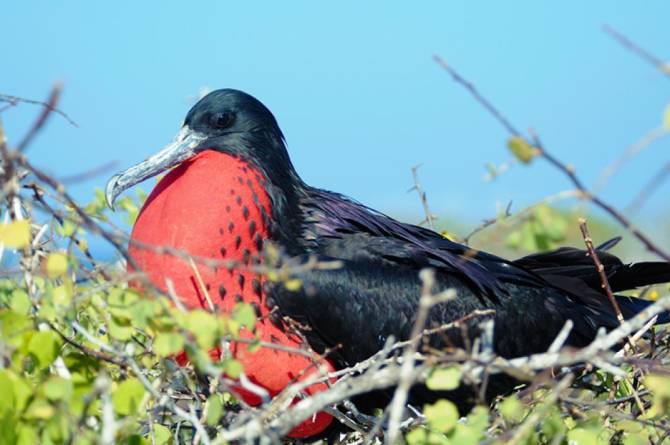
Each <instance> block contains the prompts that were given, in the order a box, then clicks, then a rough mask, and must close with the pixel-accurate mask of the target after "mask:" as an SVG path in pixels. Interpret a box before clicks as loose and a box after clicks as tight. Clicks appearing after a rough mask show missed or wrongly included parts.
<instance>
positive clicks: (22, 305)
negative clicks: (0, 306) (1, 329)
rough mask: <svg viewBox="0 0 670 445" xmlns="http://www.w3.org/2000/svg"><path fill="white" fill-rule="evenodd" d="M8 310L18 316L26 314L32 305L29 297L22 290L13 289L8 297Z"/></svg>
mask: <svg viewBox="0 0 670 445" xmlns="http://www.w3.org/2000/svg"><path fill="white" fill-rule="evenodd" d="M9 298H10V301H9V308H10V309H11V310H12V311H14V312H16V313H18V314H28V312H29V311H30V307H31V306H32V303H31V302H30V297H28V294H27V293H26V291H24V290H23V289H14V291H12V295H11V296H10V297H9Z"/></svg>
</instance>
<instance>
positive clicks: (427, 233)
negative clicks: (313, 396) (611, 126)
mask: <svg viewBox="0 0 670 445" xmlns="http://www.w3.org/2000/svg"><path fill="white" fill-rule="evenodd" d="M170 169H171V170H170ZM168 170H169V172H168V173H167V174H166V175H165V176H164V177H163V178H162V179H161V180H160V182H159V183H158V185H157V186H156V187H155V188H154V190H153V192H152V193H151V194H150V196H149V197H148V199H147V201H146V203H145V204H144V207H143V208H142V211H141V213H140V215H139V217H138V219H137V221H136V223H135V225H134V227H133V230H132V234H131V238H130V246H129V253H130V255H131V257H132V258H133V260H134V261H133V262H134V263H135V265H136V267H138V268H140V269H141V270H142V271H143V272H145V273H146V274H147V275H148V277H149V279H150V280H151V281H152V282H153V284H154V285H155V286H157V287H158V288H160V289H163V290H165V289H166V282H167V280H168V279H170V280H171V281H172V283H173V285H174V291H175V292H176V294H177V295H178V296H179V298H181V300H182V301H183V303H184V304H185V305H186V306H188V307H190V308H205V309H212V308H214V309H217V308H218V310H219V311H221V312H229V311H231V310H232V309H233V307H234V305H235V304H236V303H237V302H241V301H244V302H247V303H250V304H252V305H253V306H254V307H255V308H256V311H257V314H258V315H259V319H260V321H259V323H258V324H257V328H256V329H257V331H258V332H260V336H261V338H262V339H263V340H265V341H267V342H276V343H280V344H282V345H287V346H295V347H300V345H301V343H302V341H303V340H302V339H303V338H305V339H306V340H307V342H308V343H309V344H310V345H311V346H312V348H313V349H314V350H316V351H317V352H319V353H323V352H324V351H326V350H328V349H332V351H333V352H332V353H331V354H329V355H328V357H327V358H325V359H321V363H322V365H324V366H326V367H327V369H333V368H342V367H346V366H350V365H352V364H354V363H357V362H359V361H361V360H364V359H366V358H368V357H370V356H371V355H373V354H375V353H376V352H378V351H379V350H380V349H381V348H382V347H383V346H384V344H385V342H386V341H387V339H388V338H390V337H393V338H395V339H398V340H404V339H407V338H408V337H409V336H410V332H411V329H412V326H413V324H414V321H415V319H416V315H417V310H418V309H417V308H418V302H419V299H420V296H421V284H422V283H421V281H420V278H419V272H420V271H421V270H422V269H425V268H430V269H432V270H433V271H434V275H435V287H436V289H437V290H439V289H447V288H450V289H455V290H456V294H457V297H456V298H454V299H452V300H449V301H446V302H443V303H441V304H439V305H437V306H435V307H434V308H432V310H431V311H430V313H429V316H428V320H427V325H428V326H440V325H443V324H445V323H449V322H451V321H454V320H458V319H462V318H464V317H466V316H467V315H468V314H471V313H473V312H474V311H476V310H487V309H490V310H493V311H494V313H493V314H491V315H488V318H492V319H493V320H494V322H495V328H494V334H493V348H494V350H495V352H496V353H497V354H499V355H501V356H504V357H516V356H522V355H527V354H531V353H537V352H543V351H545V350H546V349H547V348H548V347H549V346H550V344H551V342H552V341H553V340H554V338H555V337H556V335H557V334H558V332H559V331H560V330H561V328H562V327H563V326H564V324H565V323H566V321H567V320H572V322H573V323H574V327H573V329H572V331H571V332H570V335H569V337H568V339H567V342H566V344H567V345H570V346H575V347H580V346H584V345H586V344H588V343H589V342H590V341H592V340H593V339H594V337H595V335H596V333H597V331H598V329H600V328H601V327H602V328H605V329H612V328H614V327H616V326H617V325H618V323H619V322H618V321H617V317H616V314H615V311H614V309H613V308H612V305H611V304H610V303H609V301H608V300H607V298H606V297H605V294H604V291H603V289H602V287H601V282H600V278H599V276H598V273H597V270H596V269H595V268H594V266H593V263H592V260H591V258H589V257H588V256H587V255H586V253H585V251H583V250H579V249H576V248H570V247H564V248H561V249H558V250H556V251H552V252H548V253H537V254H534V255H530V256H526V257H524V258H521V259H517V260H514V261H510V260H507V259H503V258H500V257H498V256H496V255H492V254H490V253H486V252H483V251H477V250H473V249H472V248H470V247H468V246H465V245H461V244H458V243H456V242H454V241H451V240H449V239H447V238H445V237H443V236H441V235H440V234H438V233H436V232H434V231H432V230H429V229H427V228H424V227H420V226H416V225H411V224H406V223H402V222H399V221H397V220H395V219H393V218H391V217H389V216H386V215H384V214H383V213H380V212H377V211H375V210H373V209H371V208H369V207H366V206H364V205H362V204H359V203H357V202H355V201H354V200H352V199H349V198H347V197H345V196H342V195H340V194H337V193H333V192H330V191H326V190H322V189H318V188H315V187H311V186H309V185H307V184H306V183H305V182H303V180H302V179H301V178H300V176H299V175H298V173H297V172H296V170H295V168H294V167H293V165H292V163H291V160H290V158H289V155H288V152H287V149H286V143H285V139H284V136H283V134H282V131H281V130H280V128H279V126H278V124H277V121H276V120H275V118H274V116H273V115H272V113H271V112H270V110H268V108H266V107H265V106H264V105H263V104H262V103H261V102H260V101H258V100H257V99H255V98H254V97H252V96H250V95H248V94H246V93H244V92H241V91H238V90H233V89H222V90H217V91H214V92H211V93H209V94H208V95H207V96H205V97H204V98H202V99H201V100H200V101H199V102H198V103H197V104H196V105H194V106H193V107H192V108H191V110H190V111H189V112H188V114H187V115H186V119H185V120H184V122H183V125H182V127H181V130H180V132H179V134H178V135H177V137H176V139H175V140H174V141H173V142H172V143H170V144H169V145H167V146H166V147H165V148H164V149H163V150H161V151H160V152H158V153H157V154H155V155H153V156H151V157H149V158H148V159H147V160H145V161H143V162H141V163H139V164H137V165H135V166H133V167H131V168H129V169H127V170H125V171H123V172H122V173H120V174H117V175H115V176H114V177H113V178H111V180H110V181H109V183H108V184H107V189H106V196H107V200H108V203H109V204H110V206H113V203H114V201H115V199H116V197H117V196H118V195H119V194H120V193H121V192H123V191H124V190H125V189H127V188H129V187H131V186H133V185H135V184H137V183H139V182H141V181H144V180H145V179H147V178H150V177H152V176H155V175H159V174H161V173H165V172H166V171H168ZM269 243H271V244H272V245H274V246H276V247H278V248H279V249H280V251H281V252H282V254H283V256H285V257H289V258H291V259H292V260H294V261H297V263H300V262H301V261H302V262H305V261H307V260H308V258H314V257H316V258H318V260H319V261H324V262H328V261H335V262H337V264H338V265H339V266H340V267H338V268H334V269H325V270H324V269H316V268H311V269H310V268H305V269H304V270H302V272H301V273H300V275H299V279H300V280H301V283H302V286H301V287H300V289H299V290H295V289H291V290H287V289H286V286H281V285H272V284H271V283H270V282H269V281H268V280H267V279H266V277H265V276H264V275H263V274H262V273H258V272H253V270H254V269H253V268H250V267H246V268H245V267H241V268H232V269H227V268H224V267H221V268H209V267H203V266H197V267H198V271H196V270H194V266H193V264H192V263H190V262H189V261H187V260H186V259H185V258H184V257H183V256H175V255H172V254H170V253H166V252H164V251H160V250H156V249H149V248H147V246H168V247H172V248H174V249H176V250H182V251H185V252H187V253H188V254H189V255H192V256H194V257H200V258H202V257H204V258H210V259H226V260H235V261H239V262H240V263H242V264H243V265H247V266H248V265H254V264H260V263H261V262H262V261H263V256H262V252H263V250H264V246H267V245H268V244H269ZM611 244H613V243H608V244H607V245H604V246H602V248H600V249H599V250H598V256H599V257H600V260H601V261H602V263H603V265H604V267H605V272H606V274H607V276H608V278H609V283H610V285H611V288H612V290H613V291H614V292H619V291H624V290H627V289H632V288H636V287H639V286H645V285H650V284H655V283H661V282H667V281H670V265H669V264H668V263H664V262H642V263H637V264H624V263H622V262H621V261H620V260H619V259H618V258H617V257H615V256H614V255H612V254H610V253H608V252H606V250H607V248H608V247H610V246H611ZM198 272H199V273H198ZM198 275H201V276H200V277H199V276H198ZM201 281H202V285H201V284H200V282H201ZM617 301H618V304H619V306H620V308H621V312H622V313H623V316H624V317H626V318H628V317H631V316H633V315H634V314H636V313H637V312H639V311H640V310H642V309H643V308H644V307H646V306H647V305H648V304H649V302H648V301H645V300H641V299H636V298H628V297H623V296H617ZM281 316H286V317H290V318H291V319H293V320H295V321H296V322H297V323H296V325H297V326H299V328H298V329H302V330H303V331H304V332H303V335H295V334H294V333H292V332H291V331H290V330H288V329H287V328H286V326H285V323H284V322H283V321H282V320H283V319H282V318H281ZM485 318H486V317H485ZM667 318H668V317H667V315H666V316H664V318H663V320H661V321H664V322H666V321H668V320H667ZM481 321H482V318H481V317H479V318H477V319H472V320H471V321H468V322H467V323H466V327H467V329H466V330H465V331H463V330H462V329H453V330H447V331H445V332H441V333H440V334H439V335H437V334H436V335H434V336H433V337H431V338H430V345H431V346H432V347H434V348H446V347H463V346H464V344H465V343H464V342H465V341H467V340H472V339H474V338H475V337H477V336H478V335H480V332H481V329H480V323H481ZM463 332H467V336H469V338H466V337H467V336H466V337H464V334H463ZM247 335H249V336H251V335H252V334H251V333H248V334H247ZM232 348H233V354H234V355H235V356H236V357H237V358H238V359H240V360H241V361H242V363H243V364H244V367H245V373H246V375H247V376H248V378H249V380H250V381H251V382H253V383H254V384H256V385H258V386H261V387H263V388H264V389H265V390H267V391H268V392H269V393H270V395H271V396H273V395H275V394H277V393H278V392H279V391H281V390H282V388H284V387H285V386H286V385H288V384H289V383H291V382H292V381H293V380H294V379H300V378H304V377H305V375H308V374H309V373H311V372H313V371H314V367H313V363H312V361H311V360H310V359H308V358H306V357H305V356H304V355H300V354H295V353H291V352H286V351H283V350H277V349H272V348H261V350H260V351H257V352H254V353H248V352H247V351H246V348H245V346H244V345H242V344H237V345H235V344H233V346H232ZM306 369H307V370H309V371H308V372H304V370H306ZM323 387H324V386H323V385H316V386H314V387H311V388H310V391H311V392H314V391H319V390H321V389H323ZM510 389H511V385H510V379H507V380H505V379H500V380H492V381H491V382H490V383H489V391H488V392H489V394H488V397H489V398H490V397H493V396H495V395H497V394H500V393H503V392H505V391H509V390H510ZM238 395H240V397H242V398H244V399H245V400H246V401H247V402H249V403H253V404H257V403H260V402H261V400H260V399H259V398H258V396H257V395H255V394H253V393H249V392H245V390H244V389H242V388H240V389H239V391H238ZM446 397H449V398H451V399H452V400H453V401H454V402H455V403H456V404H457V406H458V407H459V408H460V409H461V410H467V409H468V408H469V407H470V406H471V405H472V403H474V399H473V395H472V393H470V392H469V391H468V390H467V389H464V388H459V389H458V390H456V391H453V392H451V393H448V394H446ZM331 420H332V419H331V418H330V416H328V415H327V414H324V413H321V414H319V415H318V416H316V417H315V418H313V419H310V420H309V421H306V422H305V423H303V424H302V425H300V426H299V427H297V428H296V429H295V430H293V431H292V432H291V435H292V436H296V437H305V436H310V435H313V434H316V433H319V432H320V431H323V430H324V429H325V428H326V427H327V426H328V425H329V424H330V422H331Z"/></svg>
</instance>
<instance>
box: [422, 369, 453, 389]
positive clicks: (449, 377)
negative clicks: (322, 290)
mask: <svg viewBox="0 0 670 445" xmlns="http://www.w3.org/2000/svg"><path fill="white" fill-rule="evenodd" d="M460 383H461V370H460V369H459V368H458V367H457V366H449V367H447V368H437V369H434V370H433V372H431V373H430V376H429V377H428V380H426V386H428V389H430V390H433V391H449V390H451V389H456V388H458V386H459V385H460Z"/></svg>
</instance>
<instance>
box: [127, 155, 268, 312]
mask: <svg viewBox="0 0 670 445" xmlns="http://www.w3.org/2000/svg"><path fill="white" fill-rule="evenodd" d="M265 182H266V179H265V178H264V177H263V175H262V174H261V173H260V172H259V171H258V170H257V169H255V168H253V167H252V166H250V165H249V164H247V163H245V162H244V161H242V160H240V159H239V158H237V157H234V156H232V155H228V154H224V153H220V152H217V151H213V150H208V151H204V152H202V153H200V154H198V155H196V156H195V157H194V158H192V159H190V160H189V161H186V162H184V163H182V164H181V165H179V166H178V167H176V168H175V169H173V170H171V171H170V172H169V173H168V174H167V175H165V176H164V177H163V178H162V179H161V180H160V182H159V183H158V185H157V186H156V187H155V188H154V190H153V191H152V193H151V195H150V196H149V197H148V199H147V202H146V203H145V205H144V207H143V208H142V211H141V212H140V215H139V217H138V219H137V221H136V223H135V226H134V227H133V231H132V234H131V245H130V254H131V256H132V258H133V259H134V260H135V262H136V263H137V266H138V267H139V268H140V269H141V270H142V271H143V272H145V273H147V275H148V277H149V279H150V280H151V282H152V283H153V284H154V285H155V286H157V287H158V288H159V289H163V290H166V289H167V287H166V281H167V280H168V279H170V280H171V281H172V283H173V285H174V290H175V292H176V293H177V295H178V296H179V298H180V299H181V300H182V302H183V303H184V304H185V305H186V306H187V307H190V308H197V307H202V308H206V309H207V308H208V306H209V302H208V301H207V300H208V297H209V300H211V302H212V304H213V305H215V306H218V307H219V308H220V309H222V310H224V311H228V310H231V309H232V307H233V306H234V304H235V303H236V302H238V301H241V300H245V301H247V302H249V303H254V304H258V305H261V303H262V301H261V297H262V283H261V277H260V276H258V275H256V274H254V273H252V272H249V271H248V270H246V268H247V266H249V265H252V264H253V263H254V262H256V263H258V261H259V255H258V254H259V253H260V251H261V249H262V248H263V242H264V241H265V240H266V239H267V238H268V233H269V231H270V225H271V221H270V215H271V207H270V199H269V197H268V194H267V192H266V191H265ZM164 248H168V249H167V250H168V251H166V249H164ZM188 256H191V257H194V258H195V259H196V260H195V261H194V262H193V263H192V262H191V261H190V260H188ZM200 258H206V259H209V260H232V261H233V262H235V263H236V264H237V267H233V268H232V269H231V268H226V267H223V262H222V264H220V265H219V266H220V267H210V266H207V265H204V264H202V262H199V261H198V259H200ZM194 263H195V266H194ZM194 267H197V268H198V272H199V275H200V277H201V278H202V283H200V279H199V278H198V274H197V273H196V271H195V270H194ZM203 287H204V288H203ZM261 306H262V307H264V306H265V305H261ZM264 311H266V309H264Z"/></svg>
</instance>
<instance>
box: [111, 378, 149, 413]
mask: <svg viewBox="0 0 670 445" xmlns="http://www.w3.org/2000/svg"><path fill="white" fill-rule="evenodd" d="M143 397H144V386H142V383H141V382H140V381H139V380H137V379H135V378H130V379H126V380H124V381H123V382H121V384H120V385H119V386H118V387H117V388H116V390H114V393H113V394H112V406H114V411H116V412H117V413H118V414H120V415H122V416H127V415H130V414H134V413H135V412H137V409H138V408H139V406H140V403H141V402H142V398H143Z"/></svg>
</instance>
